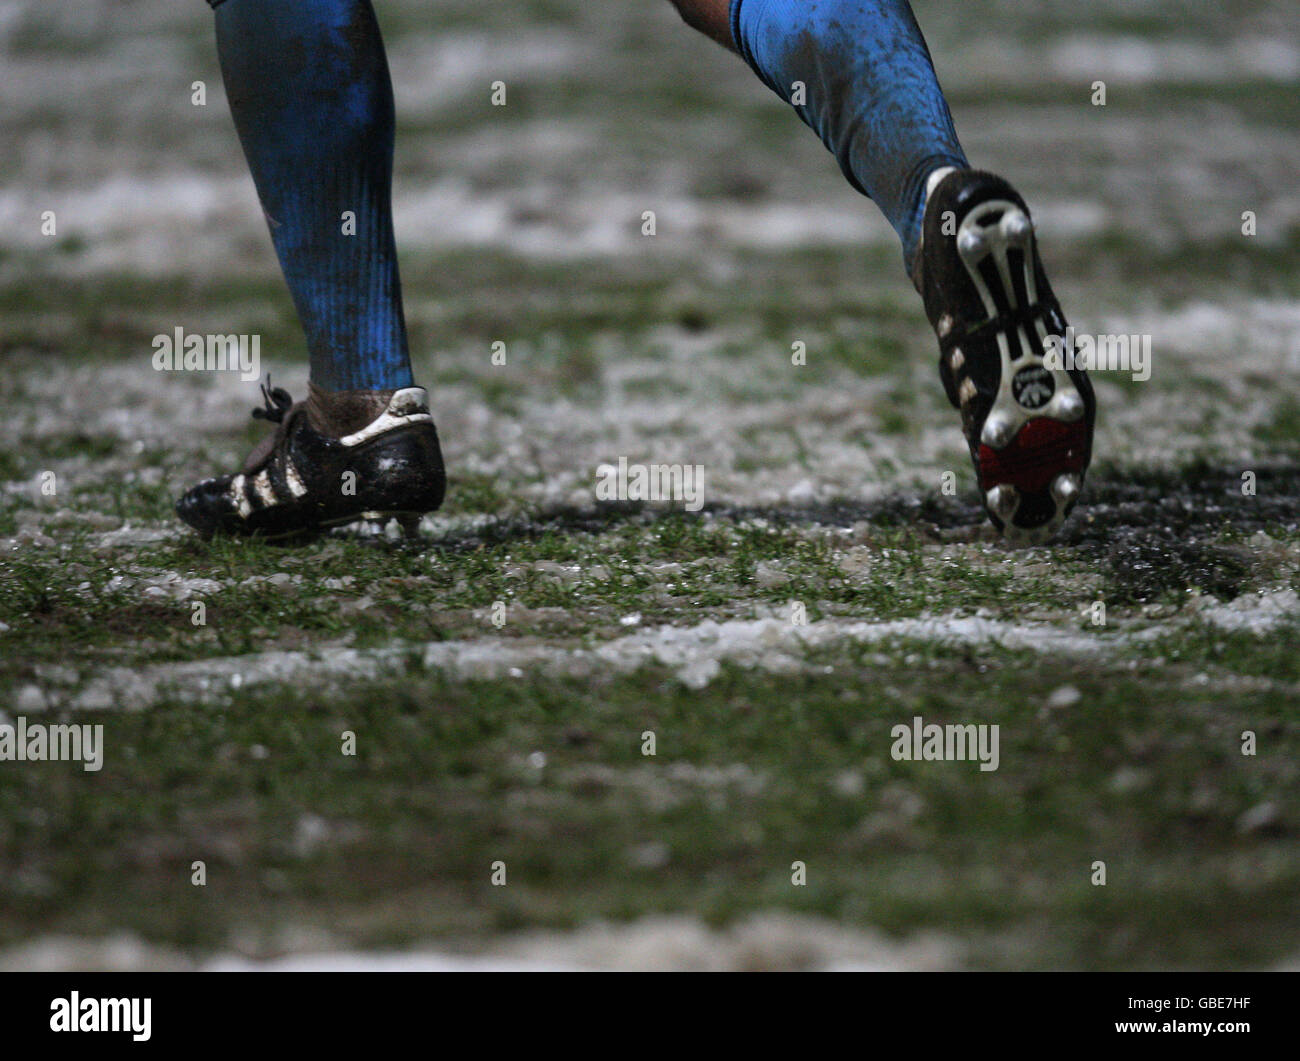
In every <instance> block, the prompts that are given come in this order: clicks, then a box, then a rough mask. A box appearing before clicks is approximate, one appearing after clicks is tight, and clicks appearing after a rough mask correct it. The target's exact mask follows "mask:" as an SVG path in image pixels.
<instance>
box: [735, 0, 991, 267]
mask: <svg viewBox="0 0 1300 1061" xmlns="http://www.w3.org/2000/svg"><path fill="white" fill-rule="evenodd" d="M731 34H732V37H733V38H734V39H735V43H736V48H737V50H738V51H739V52H740V54H741V55H742V56H743V57H744V59H745V61H746V62H747V63H749V65H750V66H752V67H753V68H754V70H755V72H757V74H758V76H759V77H761V78H762V79H763V81H764V82H765V83H766V84H767V86H768V87H769V88H771V89H772V90H773V91H774V92H776V93H777V95H779V96H780V97H781V98H782V99H784V100H785V101H786V102H787V103H791V104H793V105H794V107H795V110H796V111H798V113H799V117H801V118H802V119H803V120H804V121H805V122H806V123H807V124H808V125H809V126H810V127H811V128H812V129H813V131H814V132H816V133H817V135H818V136H820V137H821V138H822V142H823V143H825V144H826V146H827V147H828V148H830V150H831V151H832V153H834V155H835V157H836V159H837V160H838V161H839V164H840V168H841V169H842V170H843V171H844V175H845V176H846V177H847V178H848V179H849V183H851V184H852V185H853V186H854V187H855V188H857V189H858V191H860V192H862V193H863V194H865V195H869V196H870V197H871V198H872V199H873V200H874V201H875V203H876V205H877V206H879V207H880V209H881V211H882V212H883V213H884V215H885V217H886V218H888V220H889V223H890V224H891V225H893V227H894V231H895V232H897V233H898V235H899V238H900V239H901V240H902V241H903V257H904V260H905V261H906V262H907V264H908V268H909V271H910V270H911V268H912V265H913V260H914V257H915V254H916V250H917V247H918V245H919V244H920V241H921V221H922V214H923V210H924V205H925V179H926V177H927V175H929V174H930V173H931V172H932V171H933V170H935V169H938V168H940V167H943V166H958V167H965V166H966V165H967V162H966V155H965V153H964V152H963V151H962V149H961V144H960V143H958V141H957V133H956V132H955V131H954V129H953V125H952V115H951V114H949V113H948V104H947V103H946V102H945V101H944V98H943V92H942V90H941V89H940V88H939V82H938V80H937V79H936V77H935V74H934V66H933V64H932V63H931V62H930V52H929V49H928V48H926V46H925V39H924V38H923V37H922V36H921V29H920V27H919V26H918V25H917V24H916V19H915V18H914V17H913V15H912V9H911V7H910V6H909V4H908V3H907V0H731ZM798 84H802V86H803V90H802V92H800V91H799V89H798Z"/></svg>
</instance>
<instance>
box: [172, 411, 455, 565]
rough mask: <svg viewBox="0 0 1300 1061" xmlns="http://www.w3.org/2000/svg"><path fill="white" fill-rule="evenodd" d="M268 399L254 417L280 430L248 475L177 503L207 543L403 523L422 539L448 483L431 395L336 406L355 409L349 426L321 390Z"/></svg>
mask: <svg viewBox="0 0 1300 1061" xmlns="http://www.w3.org/2000/svg"><path fill="white" fill-rule="evenodd" d="M262 395H263V398H264V399H265V402H266V406H265V408H261V409H255V410H254V411H253V415H254V416H255V417H260V418H262V419H265V420H269V421H271V422H272V423H274V424H276V425H277V426H276V429H275V432H274V434H273V435H271V436H270V437H269V438H267V439H266V440H265V441H264V442H263V443H262V444H261V445H259V446H258V447H257V448H256V449H254V450H253V452H252V453H250V454H249V456H248V459H247V460H246V461H245V462H244V465H243V467H242V468H241V469H240V471H239V472H238V473H236V474H234V475H224V476H222V477H221V478H219V479H207V480H205V481H204V482H201V483H199V484H198V485H197V486H195V487H193V488H191V489H190V490H188V491H187V492H186V493H185V495H184V496H183V497H181V499H180V500H179V501H177V502H176V514H177V515H178V516H180V518H181V519H182V520H184V521H185V522H186V523H188V524H189V525H190V526H191V527H193V528H194V529H195V530H197V531H198V532H199V533H200V534H201V535H203V536H204V537H205V538H210V537H212V536H213V535H214V534H225V535H231V536H236V535H237V536H256V537H261V538H266V539H277V538H290V537H298V536H306V535H310V534H312V533H314V532H317V531H320V530H322V529H324V528H327V527H335V526H341V525H342V524H345V523H352V522H354V521H357V520H387V519H389V518H393V517H395V518H396V519H397V520H398V521H399V522H400V523H401V525H402V529H403V530H404V531H405V532H406V533H407V534H408V535H413V534H415V533H416V530H417V528H418V526H419V521H420V517H421V516H422V515H424V513H426V512H432V511H433V510H434V509H436V508H437V507H438V506H439V505H440V504H441V503H442V497H443V492H444V490H445V488H446V476H445V473H444V471H443V466H442V451H441V449H440V448H439V445H438V432H437V431H436V430H435V429H434V426H433V417H432V416H431V415H430V414H429V406H428V401H427V397H426V394H425V391H424V388H422V387H405V388H402V389H401V390H396V391H382V392H356V391H350V392H343V394H342V395H340V396H338V397H339V399H340V402H337V403H334V404H335V405H336V406H340V405H346V406H347V409H346V414H345V415H344V416H342V417H339V416H338V415H337V409H336V412H335V415H333V416H332V415H331V411H330V410H331V402H330V399H332V398H333V397H334V396H331V395H327V394H324V393H323V392H318V391H316V390H315V389H314V388H313V392H312V396H311V398H310V399H309V401H308V402H297V403H295V402H294V401H293V399H292V398H290V397H289V395H288V393H287V392H286V391H284V390H282V389H281V388H279V387H276V388H273V389H268V388H267V387H266V386H263V387H262ZM309 404H310V405H311V408H310V409H309ZM358 411H359V412H360V416H358ZM309 413H310V414H311V415H309ZM313 421H314V422H315V423H316V424H317V425H318V426H322V427H324V429H323V430H317V427H314V426H313ZM331 421H332V422H333V425H334V429H333V430H330V429H329V427H328V425H330V424H331Z"/></svg>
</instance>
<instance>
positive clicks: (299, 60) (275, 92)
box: [209, 0, 412, 391]
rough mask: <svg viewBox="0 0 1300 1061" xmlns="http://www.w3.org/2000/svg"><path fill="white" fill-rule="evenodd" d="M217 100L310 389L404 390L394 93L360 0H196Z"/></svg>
mask: <svg viewBox="0 0 1300 1061" xmlns="http://www.w3.org/2000/svg"><path fill="white" fill-rule="evenodd" d="M209 2H211V3H212V4H213V6H214V7H215V8H216V21H217V49H218V53H219V55H220V57H221V71H222V75H223V78H224V80H225V85H226V95H227V97H228V98H229V100H230V109H231V112H232V113H233V115H234V118H235V126H236V128H237V129H238V131H239V139H240V142H241V143H242V144H243V146H244V154H245V156H246V157H247V158H248V165H249V168H250V169H251V170H252V173H253V182H254V184H256V186H257V194H258V196H259V197H260V199H261V201H262V208H263V209H264V210H265V212H266V217H267V223H268V224H269V225H270V228H271V239H272V241H273V242H274V243H275V250H276V253H277V254H278V255H279V257H280V265H281V267H282V268H283V270H284V278H285V280H286V281H287V282H288V285H289V290H290V292H291V293H292V295H293V301H294V305H295V306H296V307H297V310H298V316H299V319H300V320H301V321H302V326H303V329H304V331H305V332H306V333H307V347H308V350H309V352H310V355H311V378H312V382H313V383H314V384H315V385H316V386H317V387H319V388H321V389H322V390H326V391H340V390H391V389H394V388H398V387H409V386H410V385H411V382H412V380H411V362H410V358H409V356H408V354H407V346H406V325H405V321H404V319H403V316H402V292H401V283H400V281H399V279H398V273H397V252H396V247H395V245H394V242H393V222H392V207H391V199H390V189H391V185H392V171H393V90H392V84H391V82H390V80H389V75H388V61H387V59H386V58H385V56H384V45H383V41H382V40H381V39H380V35H379V26H378V23H377V22H376V21H375V13H374V10H373V8H372V7H371V5H370V0H209Z"/></svg>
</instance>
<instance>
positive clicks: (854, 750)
mask: <svg viewBox="0 0 1300 1061" xmlns="http://www.w3.org/2000/svg"><path fill="white" fill-rule="evenodd" d="M1240 651H1241V653H1242V654H1241V656H1239V657H1238V659H1237V663H1238V665H1244V666H1246V667H1248V668H1251V669H1254V668H1255V667H1256V665H1258V666H1259V669H1261V670H1264V671H1272V670H1273V668H1274V664H1273V662H1272V660H1271V658H1270V652H1271V649H1270V648H1269V647H1268V646H1267V645H1266V644H1265V643H1262V642H1256V643H1255V644H1254V645H1253V646H1251V645H1246V644H1244V643H1243V644H1242V646H1241V649H1240ZM890 656H891V658H892V662H891V663H890V664H889V665H888V666H887V667H882V666H881V665H880V664H878V663H874V662H872V658H871V657H872V653H868V652H866V651H849V652H838V653H828V654H825V655H824V656H822V657H819V658H816V659H815V660H814V662H816V663H818V664H822V665H824V667H825V668H827V669H826V671H825V673H824V674H821V675H812V674H805V675H800V676H794V677H790V678H786V679H782V681H781V683H780V685H779V686H774V685H773V683H772V680H771V679H770V678H769V677H767V676H766V675H763V674H761V673H749V672H743V671H738V670H735V669H732V668H727V669H725V670H724V672H723V674H722V675H721V676H720V678H719V679H718V680H717V681H715V682H714V684H713V685H711V686H710V688H709V690H708V692H707V694H705V695H702V694H700V693H698V692H695V691H692V690H689V689H686V688H684V687H683V686H681V685H680V684H679V683H677V682H676V681H674V680H672V679H671V678H670V677H669V676H668V675H666V674H664V673H662V672H658V671H655V670H653V669H652V670H648V671H645V672H642V673H637V674H632V675H628V676H614V675H600V674H596V675H593V676H591V677H590V678H589V679H586V680H583V681H570V680H546V679H541V678H537V677H531V678H526V679H522V680H516V681H511V682H495V681H493V682H486V681H480V682H455V681H449V680H446V679H444V678H442V677H440V676H439V675H437V674H424V673H421V672H420V671H419V669H418V668H417V669H415V670H412V671H410V672H408V673H406V674H404V675H397V676H394V678H393V679H392V680H391V681H388V682H383V683H379V684H367V683H360V684H357V685H355V686H354V687H352V688H349V689H347V690H334V691H332V692H324V693H321V692H312V693H304V692H295V691H293V690H292V689H286V690H275V691H273V692H253V693H244V694H240V695H236V696H234V697H233V698H232V700H231V702H230V704H229V705H228V706H226V707H223V708H221V709H204V710H197V711H196V710H195V709H194V708H193V707H192V706H191V705H189V704H184V703H165V704H162V705H159V706H155V707H154V708H153V709H151V710H150V711H148V712H147V713H143V714H133V713H130V712H128V713H125V714H122V713H113V714H111V715H108V716H104V715H101V714H97V715H81V716H75V718H76V720H77V721H82V722H103V723H104V724H105V746H106V764H105V766H104V769H103V770H102V771H101V772H99V773H97V774H94V775H90V774H83V773H81V772H80V771H79V768H77V767H75V766H72V765H68V764H49V765H46V766H44V767H42V768H40V769H28V770H26V771H24V772H21V773H19V772H16V771H8V772H5V773H3V774H0V820H2V821H4V822H5V823H6V825H5V827H4V829H3V831H0V851H2V852H3V856H4V859H5V862H6V864H7V865H10V866H12V867H15V871H14V872H12V873H10V874H7V875H6V876H5V878H4V880H3V881H2V882H0V895H2V896H3V902H0V911H3V912H2V913H0V941H14V940H17V939H20V938H22V937H23V936H24V935H25V934H26V932H27V931H28V930H29V926H31V925H33V924H36V923H39V924H40V925H41V926H42V928H43V930H44V931H48V932H55V933H63V932H67V933H78V934H92V935H94V934H99V933H102V932H106V931H109V930H110V929H114V928H127V929H130V930H132V931H135V932H138V933H139V934H141V935H142V936H143V937H145V938H148V939H154V940H158V941H161V942H167V943H171V944H175V945H180V946H182V947H195V948H199V949H206V948H214V947H221V946H223V945H226V944H228V942H229V940H230V939H231V938H232V936H233V935H235V934H236V933H238V932H241V931H242V932H243V933H244V937H245V938H247V936H248V933H249V932H250V931H251V932H252V933H253V935H254V938H257V939H265V940H270V939H273V938H274V937H275V931H274V930H275V928H276V927H277V926H282V925H283V924H285V923H293V924H299V925H302V924H305V925H309V926H314V927H318V928H320V929H323V930H327V931H329V932H331V933H333V934H335V935H336V936H337V937H338V938H339V939H340V940H341V941H342V942H345V943H353V944H357V945H365V946H391V945H396V944H403V943H410V942H413V941H416V940H421V939H427V938H429V937H434V938H443V937H445V938H450V939H455V938H463V937H464V936H466V935H467V934H479V935H480V936H481V935H482V934H483V933H492V932H501V931H508V930H510V929H514V928H518V927H522V926H525V925H527V926H531V927H537V926H548V927H555V928H567V927H573V926H575V925H577V924H580V923H582V922H584V921H585V920H587V919H589V918H592V917H603V918H612V919H621V918H625V917H628V916H633V915H640V914H645V913H647V912H654V911H672V910H679V909H689V910H692V911H695V912H697V913H699V914H701V915H702V916H704V917H705V918H706V919H707V920H708V921H711V922H725V921H728V920H730V919H734V918H737V917H740V916H743V915H744V914H746V913H748V912H753V911H760V910H763V909H765V908H770V907H772V906H780V907H784V908H788V909H793V910H799V911H804V912H809V913H815V914H819V915H823V916H826V917H829V918H833V919H835V920H838V921H840V922H843V923H845V924H849V925H854V924H861V925H874V926H876V927H878V928H882V929H884V930H885V931H887V932H890V933H910V932H914V931H916V930H917V929H931V930H935V931H940V932H945V933H955V934H956V935H958V936H963V937H965V936H973V937H975V938H988V939H991V940H996V939H997V938H998V937H1000V936H1002V935H1003V934H1006V933H1013V932H1016V931H1018V930H1019V929H1021V928H1022V927H1023V926H1025V925H1033V924H1037V923H1050V925H1051V932H1050V933H1046V934H1044V936H1043V937H1041V938H1039V939H1036V940H1034V941H1033V942H1032V943H1031V944H1030V945H1029V947H1028V950H1027V952H1026V953H1018V954H1017V956H1016V957H1015V959H1014V960H1012V961H1011V964H1015V965H1024V964H1028V965H1030V966H1047V967H1050V966H1053V965H1057V964H1060V963H1064V962H1068V963H1069V964H1072V965H1083V966H1087V967H1094V968H1108V967H1120V966H1135V965H1136V966H1149V965H1159V966H1166V967H1167V966H1188V965H1191V966H1195V965H1200V964H1204V963H1207V962H1213V963H1221V964H1228V965H1235V964H1242V963H1246V964H1252V963H1258V962H1261V961H1268V960H1272V959H1277V958H1280V957H1282V956H1284V954H1285V953H1286V948H1287V947H1288V946H1290V945H1291V944H1292V941H1291V939H1290V937H1289V929H1288V927H1287V926H1289V925H1290V924H1291V916H1292V913H1293V898H1294V895H1295V891H1296V888H1297V887H1298V886H1300V870H1297V865H1300V863H1297V861H1296V858H1295V854H1296V841H1295V826H1296V818H1295V815H1296V807H1295V805H1294V802H1293V800H1292V799H1291V798H1290V797H1283V798H1282V800H1281V804H1282V805H1281V810H1280V812H1279V815H1278V818H1277V821H1276V823H1275V824H1274V825H1273V826H1272V827H1270V828H1268V829H1265V830H1263V831H1262V832H1259V833H1249V834H1242V833H1239V831H1238V830H1237V827H1236V822H1237V820H1238V819H1239V818H1240V816H1241V815H1242V814H1243V813H1244V812H1245V811H1247V810H1249V809H1250V808H1252V807H1254V806H1256V805H1257V804H1258V803H1259V802H1261V801H1264V800H1268V799H1277V798H1278V794H1277V788H1276V786H1277V784H1278V783H1279V782H1280V781H1281V780H1282V779H1284V778H1285V777H1286V776H1288V774H1289V772H1290V771H1292V770H1293V766H1292V764H1293V762H1294V760H1295V757H1296V755H1297V754H1298V753H1300V726H1298V725H1297V723H1300V718H1298V717H1297V713H1296V709H1295V706H1294V701H1292V702H1291V705H1290V706H1285V704H1284V702H1283V701H1280V700H1279V699H1278V697H1277V694H1275V693H1273V694H1270V693H1262V692H1256V693H1250V694H1247V695H1245V696H1239V697H1235V698H1234V699H1233V700H1232V701H1230V702H1227V703H1225V702H1224V701H1223V699H1222V697H1221V695H1220V694H1219V693H1218V692H1217V691H1215V690H1213V689H1207V688H1198V687H1197V686H1195V685H1194V684H1193V685H1189V684H1186V683H1184V682H1182V681H1180V680H1178V678H1179V675H1180V671H1179V669H1172V670H1171V669H1168V668H1163V669H1155V668H1150V667H1142V668H1141V669H1140V670H1139V671H1138V672H1136V673H1135V672H1133V671H1132V670H1130V669H1129V668H1128V667H1126V666H1124V665H1117V666H1102V667H1100V668H1098V667H1097V666H1096V665H1095V664H1092V663H1090V664H1087V665H1084V666H1080V665H1075V664H1069V663H1065V662H1061V661H1057V662H1052V661H1042V660H1038V659H1030V658H1027V657H1025V656H1022V655H1019V654H1016V653H1009V652H1005V651H1000V650H992V651H978V652H971V651H969V650H964V651H961V652H949V651H944V650H939V649H936V648H935V647H934V646H933V645H929V644H923V645H910V646H909V645H906V644H902V645H898V646H895V647H894V648H893V649H891V650H890ZM903 661H906V662H903ZM1290 670H1291V671H1293V670H1294V668H1290ZM1063 684H1073V685H1075V686H1076V687H1077V688H1078V689H1079V691H1080V693H1081V699H1080V701H1079V702H1078V703H1077V704H1076V705H1075V706H1073V707H1071V708H1068V709H1065V710H1055V711H1048V710H1046V709H1045V708H1044V704H1045V702H1046V700H1047V696H1048V694H1049V693H1050V692H1051V691H1052V690H1053V689H1055V688H1057V687H1059V686H1061V685H1063ZM778 688H779V693H778V694H776V695H774V691H775V690H776V689H778ZM917 714H920V715H922V716H923V717H924V718H925V719H926V721H928V722H929V721H933V722H939V723H941V724H942V723H946V722H953V721H956V722H961V723H967V722H975V723H987V724H997V725H999V726H1000V727H1001V729H1000V735H1001V746H1000V759H1001V765H1000V768H999V769H998V770H997V771H996V772H993V773H981V772H980V771H978V769H977V767H976V764H974V763H954V762H949V763H908V762H895V761H893V760H892V759H891V758H890V756H889V747H890V745H891V737H890V729H891V727H892V726H893V725H895V724H898V723H900V722H901V723H908V722H910V720H911V718H912V717H913V716H914V715H917ZM1260 726H1267V728H1266V729H1265V733H1266V734H1267V735H1266V736H1265V738H1264V739H1263V740H1262V741H1261V745H1260V749H1261V750H1260V753H1259V755H1258V756H1256V757H1254V758H1249V757H1243V756H1242V755H1241V754H1240V752H1239V746H1238V745H1239V741H1238V731H1239V730H1240V729H1242V728H1252V727H1260ZM344 731H351V732H353V733H355V734H356V740H357V744H356V748H357V754H356V755H355V756H346V755H343V754H342V753H341V741H342V739H343V738H342V734H343V733H344ZM646 731H653V732H654V734H655V735H656V744H657V754H656V755H655V756H653V757H649V756H643V755H642V754H641V748H642V743H643V737H642V734H643V733H644V732H646ZM537 753H541V755H542V756H544V757H545V765H544V766H541V767H540V768H539V767H538V766H537V765H536V763H537V762H538V761H539V760H537V759H536V758H535V757H536V754H537ZM530 757H534V758H533V760H532V761H531V762H530ZM845 778H852V779H853V780H854V784H853V785H851V786H846V784H845ZM1207 793H1208V795H1207ZM306 816H314V817H316V818H320V819H323V822H324V827H323V828H320V827H319V825H316V826H313V829H314V831H312V830H308V827H307V826H305V825H304V824H303V819H304V817H306ZM709 823H713V824H712V825H710V824H709ZM304 830H308V831H304ZM313 837H317V842H316V843H315V844H313V843H312V842H311V841H312V838H313ZM648 843H653V844H657V845H662V847H663V848H664V849H666V852H667V856H666V857H667V861H666V863H665V864H664V865H662V866H649V867H647V866H645V865H641V864H639V863H638V860H637V857H636V854H635V852H636V850H637V849H638V848H639V847H641V846H642V845H645V844H648ZM195 860H200V861H203V862H204V863H205V864H206V867H207V874H208V877H207V880H208V883H207V885H206V887H201V888H200V887H194V886H191V885H190V883H189V879H190V875H191V863H192V862H193V861H195ZM497 860H501V861H504V862H505V864H506V867H507V881H508V883H507V886H506V887H493V886H492V885H491V884H490V879H489V877H490V873H491V867H492V863H493V862H495V861H497ZM795 860H800V861H803V862H805V863H806V864H807V866H808V873H809V883H808V886H807V887H806V888H800V887H794V886H792V885H791V880H790V864H791V863H792V862H793V861H795ZM1096 860H1101V861H1104V862H1105V863H1106V867H1107V884H1106V886H1105V887H1104V888H1103V887H1096V886H1094V885H1092V884H1091V883H1090V879H1091V876H1092V872H1093V870H1092V863H1093V862H1094V861H1096ZM127 878H129V879H130V881H131V888H130V891H129V893H124V892H123V891H122V889H121V886H120V882H121V881H122V880H123V879H127ZM1211 915H1213V916H1214V917H1216V918H1220V919H1222V920H1223V922H1224V924H1225V925H1226V926H1230V927H1229V928H1226V929H1225V931H1224V932H1222V933H1217V934H1207V933H1206V932H1205V931H1204V929H1203V919H1204V918H1205V917H1207V916H1211ZM264 946H266V947H272V944H270V943H265V944H264ZM989 953H990V954H995V953H997V949H996V947H993V948H991V949H990V951H989ZM986 961H987V963H988V964H993V965H997V964H998V962H997V961H996V960H994V959H986ZM977 964H985V961H981V962H977Z"/></svg>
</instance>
